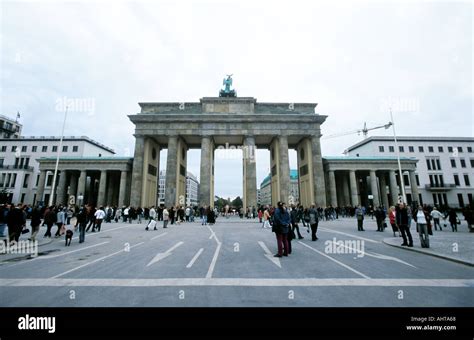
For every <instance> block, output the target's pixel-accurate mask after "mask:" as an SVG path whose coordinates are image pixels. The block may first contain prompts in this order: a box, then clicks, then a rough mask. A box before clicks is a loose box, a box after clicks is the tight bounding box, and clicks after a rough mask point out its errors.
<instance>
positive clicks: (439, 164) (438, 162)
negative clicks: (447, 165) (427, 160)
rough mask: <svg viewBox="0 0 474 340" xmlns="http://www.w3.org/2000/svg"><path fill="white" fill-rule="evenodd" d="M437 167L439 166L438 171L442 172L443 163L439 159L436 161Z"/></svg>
mask: <svg viewBox="0 0 474 340" xmlns="http://www.w3.org/2000/svg"><path fill="white" fill-rule="evenodd" d="M436 165H437V166H438V170H441V162H440V161H439V158H437V159H436Z"/></svg>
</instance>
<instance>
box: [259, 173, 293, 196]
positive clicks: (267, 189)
mask: <svg viewBox="0 0 474 340" xmlns="http://www.w3.org/2000/svg"><path fill="white" fill-rule="evenodd" d="M290 196H291V197H292V198H293V202H285V203H287V204H298V202H299V197H300V196H299V188H298V170H296V169H293V170H290ZM259 197H260V203H259V204H260V205H270V204H271V202H272V186H271V174H268V176H267V177H265V178H264V180H263V181H262V183H260V190H259Z"/></svg>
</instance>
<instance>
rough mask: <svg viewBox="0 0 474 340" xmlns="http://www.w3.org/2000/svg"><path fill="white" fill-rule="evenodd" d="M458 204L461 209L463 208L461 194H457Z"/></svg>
mask: <svg viewBox="0 0 474 340" xmlns="http://www.w3.org/2000/svg"><path fill="white" fill-rule="evenodd" d="M458 202H459V206H460V207H461V208H464V199H463V197H462V194H458Z"/></svg>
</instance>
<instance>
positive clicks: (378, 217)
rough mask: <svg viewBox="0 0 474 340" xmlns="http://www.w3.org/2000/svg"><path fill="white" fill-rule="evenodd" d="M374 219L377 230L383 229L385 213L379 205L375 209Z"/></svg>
mask: <svg viewBox="0 0 474 340" xmlns="http://www.w3.org/2000/svg"><path fill="white" fill-rule="evenodd" d="M374 214H375V221H376V222H377V231H383V221H384V220H385V213H384V211H383V210H382V208H381V207H377V209H375V213H374Z"/></svg>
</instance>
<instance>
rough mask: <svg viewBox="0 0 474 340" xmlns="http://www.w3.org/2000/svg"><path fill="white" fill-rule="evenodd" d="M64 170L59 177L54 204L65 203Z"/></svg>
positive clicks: (65, 175)
mask: <svg viewBox="0 0 474 340" xmlns="http://www.w3.org/2000/svg"><path fill="white" fill-rule="evenodd" d="M66 177H67V173H66V170H62V171H61V174H60V176H59V183H58V186H57V188H56V204H62V205H64V204H65V203H66V179H67V178H66Z"/></svg>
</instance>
